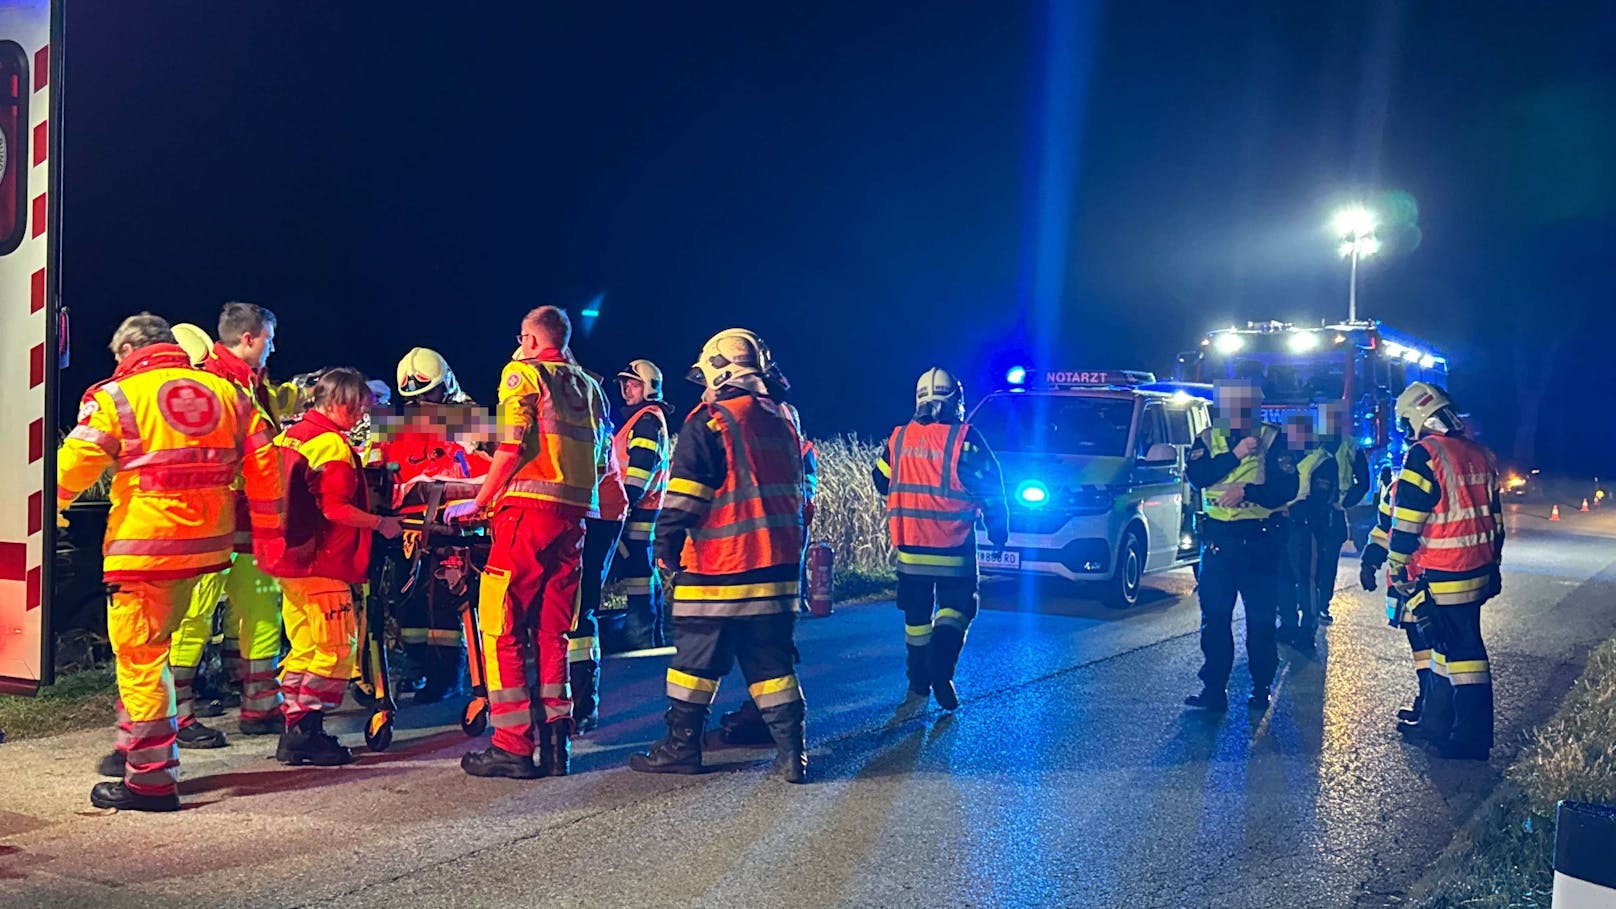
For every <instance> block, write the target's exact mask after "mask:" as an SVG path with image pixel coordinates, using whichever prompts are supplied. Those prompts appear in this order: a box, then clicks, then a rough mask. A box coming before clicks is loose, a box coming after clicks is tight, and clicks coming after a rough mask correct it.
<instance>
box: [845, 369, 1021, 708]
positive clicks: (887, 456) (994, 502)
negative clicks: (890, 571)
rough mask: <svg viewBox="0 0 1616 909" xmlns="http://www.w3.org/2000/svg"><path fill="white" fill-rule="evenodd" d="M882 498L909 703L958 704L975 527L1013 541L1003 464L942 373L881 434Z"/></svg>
mask: <svg viewBox="0 0 1616 909" xmlns="http://www.w3.org/2000/svg"><path fill="white" fill-rule="evenodd" d="M871 476H872V477H873V479H874V480H875V488H876V489H877V490H878V491H880V493H881V494H882V495H883V496H885V497H886V503H887V528H888V531H889V533H890V535H891V537H892V545H893V547H894V548H895V549H896V550H897V558H898V608H899V609H901V610H903V626H904V642H905V645H906V648H905V649H906V650H907V652H908V676H909V690H908V693H907V694H906V696H905V706H907V707H909V708H911V709H913V708H918V707H920V706H923V705H924V704H925V701H926V699H927V698H928V697H935V698H936V699H937V704H938V706H940V707H942V708H943V709H944V710H955V709H957V708H958V707H959V695H958V694H957V693H955V691H954V667H955V666H956V665H957V664H958V662H959V656H960V649H961V648H962V647H964V646H965V635H966V632H967V631H968V630H969V629H970V626H971V621H972V620H973V619H975V618H976V611H977V600H978V594H977V570H976V523H977V520H978V519H979V518H980V519H981V520H982V521H983V522H984V523H985V524H986V525H987V531H988V539H989V540H990V541H991V542H992V543H993V545H994V546H997V547H1003V546H1004V545H1005V543H1006V542H1007V541H1008V540H1009V539H1010V524H1009V514H1008V512H1007V511H1006V510H1005V502H1004V481H1003V479H1002V478H1001V476H1000V473H999V461H998V459H997V458H995V457H994V456H993V451H992V449H990V448H988V444H987V442H986V441H984V440H983V439H982V436H981V434H980V433H978V432H977V431H976V430H975V429H974V428H973V427H972V426H971V425H970V424H969V423H967V422H965V388H964V386H962V385H961V384H960V382H959V380H957V379H955V378H954V377H953V376H952V375H950V374H949V373H948V372H947V371H945V370H943V369H942V368H940V367H932V368H931V369H928V370H926V371H925V372H924V373H922V374H921V376H920V381H919V382H918V383H916V385H915V414H914V417H913V418H911V419H910V421H909V423H908V424H907V425H904V426H899V427H897V428H896V429H894V430H893V431H892V434H891V435H890V436H889V437H888V438H887V444H886V446H885V447H884V448H883V449H882V450H881V454H880V456H879V457H878V458H877V460H876V462H875V467H874V468H873V469H872V471H871Z"/></svg>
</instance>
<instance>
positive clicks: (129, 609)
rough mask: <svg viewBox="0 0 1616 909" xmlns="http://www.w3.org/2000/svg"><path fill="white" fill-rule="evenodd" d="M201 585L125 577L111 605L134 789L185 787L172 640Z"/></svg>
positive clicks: (157, 791)
mask: <svg viewBox="0 0 1616 909" xmlns="http://www.w3.org/2000/svg"><path fill="white" fill-rule="evenodd" d="M196 584H197V579H196V578H183V579H178V580H160V581H120V582H118V583H117V584H116V585H114V586H113V591H112V596H111V598H110V600H109V601H108V604H107V636H108V637H109V638H110V639H111V641H112V652H113V654H114V656H115V657H116V659H117V667H118V698H119V710H120V712H121V713H123V714H124V715H126V716H127V717H128V718H129V724H130V728H129V740H128V742H129V748H128V750H127V763H126V769H125V771H124V783H125V785H127V786H128V787H129V788H130V790H131V791H134V792H139V793H142V794H146V795H166V794H168V793H171V792H174V791H176V787H178V785H179V750H178V748H177V747H176V745H175V744H174V735H175V732H176V730H177V726H176V719H175V715H174V677H173V674H172V673H171V672H170V670H169V666H168V656H169V641H170V640H171V639H172V637H173V635H174V630H175V629H176V628H178V627H179V625H180V622H181V621H183V620H184V619H185V616H186V613H187V611H188V610H189V608H190V604H191V594H192V591H193V590H194V589H195V588H196Z"/></svg>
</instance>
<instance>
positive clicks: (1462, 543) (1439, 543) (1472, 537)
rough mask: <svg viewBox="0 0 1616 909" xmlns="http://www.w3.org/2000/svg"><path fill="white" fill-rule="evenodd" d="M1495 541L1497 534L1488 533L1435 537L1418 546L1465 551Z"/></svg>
mask: <svg viewBox="0 0 1616 909" xmlns="http://www.w3.org/2000/svg"><path fill="white" fill-rule="evenodd" d="M1496 539H1498V534H1497V533H1496V532H1493V531H1489V532H1486V533H1471V534H1466V535H1464V536H1462V537H1437V538H1435V539H1430V540H1423V541H1421V543H1420V545H1421V546H1423V547H1425V548H1426V549H1465V548H1468V547H1470V546H1477V545H1480V544H1482V543H1491V542H1493V541H1494V540H1496Z"/></svg>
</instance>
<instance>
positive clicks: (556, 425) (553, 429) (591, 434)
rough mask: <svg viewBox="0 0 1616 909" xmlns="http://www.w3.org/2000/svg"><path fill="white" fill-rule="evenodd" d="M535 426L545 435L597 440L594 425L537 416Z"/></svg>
mask: <svg viewBox="0 0 1616 909" xmlns="http://www.w3.org/2000/svg"><path fill="white" fill-rule="evenodd" d="M537 427H538V430H539V432H540V433H541V434H543V435H547V436H560V437H562V438H564V439H571V440H573V441H574V442H589V443H591V444H593V443H595V442H597V441H599V437H598V436H597V435H596V433H595V429H594V427H592V426H579V425H577V424H575V423H566V422H563V421H561V420H558V419H556V418H555V417H543V416H541V417H539V419H538V421H537Z"/></svg>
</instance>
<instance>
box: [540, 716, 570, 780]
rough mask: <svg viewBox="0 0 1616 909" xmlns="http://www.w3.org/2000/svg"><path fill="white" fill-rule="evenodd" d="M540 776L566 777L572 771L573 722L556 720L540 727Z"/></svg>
mask: <svg viewBox="0 0 1616 909" xmlns="http://www.w3.org/2000/svg"><path fill="white" fill-rule="evenodd" d="M538 765H539V774H540V775H542V776H566V775H567V773H568V772H569V771H570V770H571V769H572V721H571V720H565V719H563V720H556V721H555V722H553V723H545V724H544V725H543V726H540V727H539V760H538Z"/></svg>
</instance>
